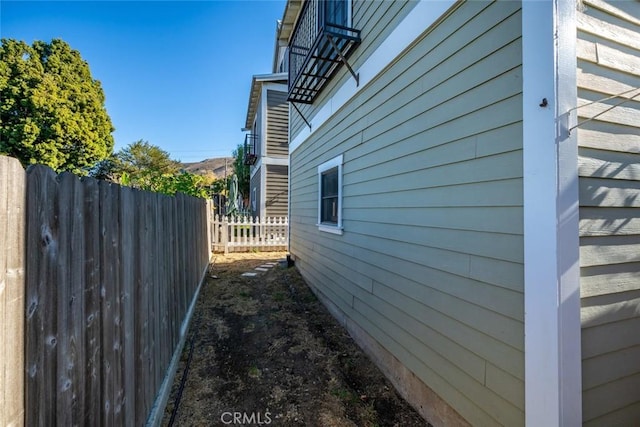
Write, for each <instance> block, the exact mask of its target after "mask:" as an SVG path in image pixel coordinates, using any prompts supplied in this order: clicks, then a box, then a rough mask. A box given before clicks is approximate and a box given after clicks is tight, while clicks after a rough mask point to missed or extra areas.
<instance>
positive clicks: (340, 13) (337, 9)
mask: <svg viewBox="0 0 640 427" xmlns="http://www.w3.org/2000/svg"><path fill="white" fill-rule="evenodd" d="M324 5H325V19H326V21H327V22H328V23H330V24H335V25H342V26H345V27H346V26H347V24H348V23H349V22H348V20H347V12H348V5H347V0H326V1H325V2H324Z"/></svg>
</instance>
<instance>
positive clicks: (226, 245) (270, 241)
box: [211, 215, 289, 253]
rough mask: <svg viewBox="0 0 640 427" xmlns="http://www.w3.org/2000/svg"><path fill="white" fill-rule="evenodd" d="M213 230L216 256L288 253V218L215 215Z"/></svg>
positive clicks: (213, 244) (213, 245)
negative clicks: (252, 252)
mask: <svg viewBox="0 0 640 427" xmlns="http://www.w3.org/2000/svg"><path fill="white" fill-rule="evenodd" d="M212 228H213V232H212V233H211V236H212V239H213V242H212V247H213V251H214V252H224V253H228V252H246V251H251V250H257V251H278V250H287V249H288V245H289V219H288V218H287V217H274V218H262V219H260V218H257V217H256V218H251V217H246V216H239V217H227V216H224V215H223V216H218V215H215V216H214V217H213V224H212Z"/></svg>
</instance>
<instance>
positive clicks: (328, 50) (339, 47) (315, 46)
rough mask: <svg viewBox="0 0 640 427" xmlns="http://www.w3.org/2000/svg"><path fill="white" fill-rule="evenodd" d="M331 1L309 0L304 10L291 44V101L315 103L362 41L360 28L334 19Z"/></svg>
mask: <svg viewBox="0 0 640 427" xmlns="http://www.w3.org/2000/svg"><path fill="white" fill-rule="evenodd" d="M334 1H335V0H334ZM327 3H328V2H326V1H322V0H307V1H306V2H305V3H304V6H303V7H302V11H301V12H300V17H299V18H298V23H297V24H296V28H295V29H294V32H293V35H292V37H291V41H290V43H289V101H292V102H300V103H305V104H311V103H313V101H314V100H315V98H316V97H317V96H318V95H319V94H320V92H321V91H322V89H323V88H324V87H325V85H326V84H327V83H328V82H329V80H331V78H332V77H333V76H334V75H335V73H336V72H337V71H338V69H339V67H340V65H342V64H344V65H346V66H347V67H349V65H348V63H347V62H346V60H347V59H348V58H349V56H350V55H351V53H353V51H354V50H355V48H356V47H357V46H358V45H359V44H360V30H355V29H353V28H349V27H346V26H344V25H338V24H336V23H333V22H331V20H332V19H334V18H333V17H329V16H328V14H327V13H326V7H327V6H326V5H327ZM333 16H335V14H334V15H333ZM349 71H350V72H351V73H352V74H354V73H353V70H351V68H350V67H349ZM354 77H356V79H357V76H356V75H355V74H354Z"/></svg>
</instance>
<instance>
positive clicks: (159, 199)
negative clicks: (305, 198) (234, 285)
mask: <svg viewBox="0 0 640 427" xmlns="http://www.w3.org/2000/svg"><path fill="white" fill-rule="evenodd" d="M25 186H26V190H25ZM208 209H209V204H208V203H206V202H205V201H204V200H202V199H196V198H192V197H188V196H184V195H178V196H176V197H169V196H164V195H160V194H155V193H149V192H143V191H138V190H134V189H130V188H124V187H120V186H118V185H115V184H111V183H107V182H99V181H96V180H94V179H90V178H83V179H79V178H78V177H76V176H74V175H72V174H69V173H62V174H60V175H56V174H55V173H54V172H53V171H52V170H51V169H49V168H47V167H44V166H34V167H30V168H29V169H28V171H27V172H26V174H25V172H24V170H23V169H22V167H21V166H20V164H19V163H18V162H17V161H16V160H15V159H10V158H6V157H2V156H0V241H2V247H1V248H0V310H1V311H0V322H2V323H1V324H0V329H1V330H0V333H1V334H2V335H1V338H2V345H3V348H2V351H1V352H0V357H1V358H0V362H1V363H0V386H1V387H2V388H1V389H0V393H2V396H1V397H2V401H1V402H0V425H8V424H11V425H29V426H44V425H51V424H57V425H87V424H91V425H137V426H140V425H145V424H146V423H147V422H148V421H149V420H150V414H151V416H152V418H153V419H154V420H155V422H157V420H158V419H159V416H158V415H157V414H155V415H154V414H153V411H156V412H157V411H158V406H159V405H158V401H159V400H162V399H164V402H166V396H164V397H162V396H159V392H162V393H165V394H166V391H167V390H169V389H170V380H168V379H167V378H168V376H170V375H172V372H175V366H177V364H176V360H178V358H179V352H178V351H177V350H179V349H178V346H179V345H182V343H183V342H184V336H185V334H186V324H187V323H188V318H187V315H190V313H191V312H192V311H189V310H190V309H191V308H192V307H193V302H194V300H195V295H196V292H197V290H198V289H199V285H200V283H201V280H202V277H203V274H204V272H205V271H206V267H207V265H208V261H209V255H210V254H209V250H210V239H211V237H210V235H209V232H210V231H211V226H210V224H209V220H208V218H209V216H208V215H209V213H208ZM25 212H26V215H25ZM25 245H26V246H25ZM25 254H27V256H26V259H25ZM24 266H26V269H24ZM23 271H24V274H23ZM25 307H26V312H25ZM188 311H189V313H188ZM25 318H26V322H22V319H25ZM23 337H24V338H23ZM23 339H24V340H25V345H24V346H23V345H22V344H21V342H22V340H23ZM9 343H11V344H9ZM8 345H10V346H11V348H9V347H5V346H8ZM23 348H24V349H25V352H24V353H23V352H22V349H23ZM24 372H26V375H23V373H24ZM168 372H169V375H168ZM167 384H169V387H167ZM22 396H24V399H23V397H22Z"/></svg>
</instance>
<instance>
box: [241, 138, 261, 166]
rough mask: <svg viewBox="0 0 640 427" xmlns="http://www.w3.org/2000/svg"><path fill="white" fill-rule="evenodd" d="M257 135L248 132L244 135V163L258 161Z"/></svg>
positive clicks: (249, 163) (251, 163) (248, 163)
mask: <svg viewBox="0 0 640 427" xmlns="http://www.w3.org/2000/svg"><path fill="white" fill-rule="evenodd" d="M258 141H259V140H258V135H256V134H254V133H248V134H246V135H245V136H244V164H245V165H255V164H256V161H258Z"/></svg>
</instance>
